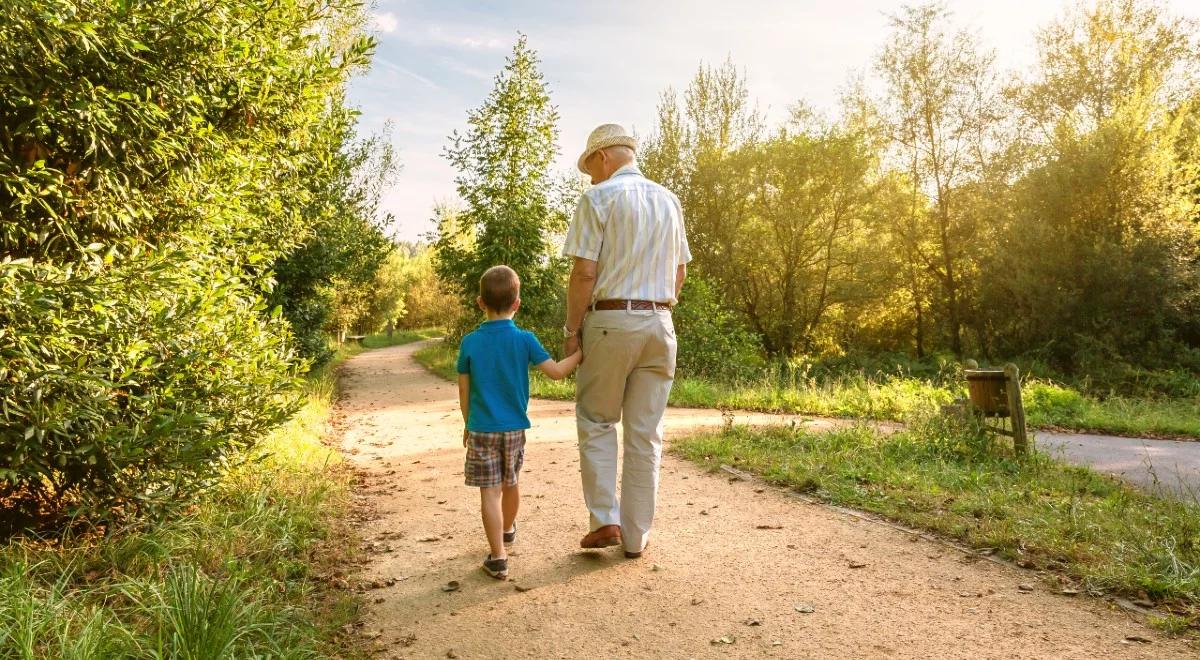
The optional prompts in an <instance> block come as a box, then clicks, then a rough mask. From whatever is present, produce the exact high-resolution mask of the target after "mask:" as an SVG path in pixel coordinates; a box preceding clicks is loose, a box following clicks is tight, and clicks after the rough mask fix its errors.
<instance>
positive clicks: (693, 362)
mask: <svg viewBox="0 0 1200 660" xmlns="http://www.w3.org/2000/svg"><path fill="white" fill-rule="evenodd" d="M674 321H675V334H676V338H677V341H678V345H679V351H678V354H679V358H678V362H677V365H676V366H677V376H678V377H680V378H688V377H691V378H714V379H721V380H736V379H739V378H746V377H748V376H750V375H751V374H755V373H757V372H758V370H759V368H760V367H761V365H762V361H763V360H762V357H761V356H760V355H759V351H758V340H757V338H756V337H755V336H754V335H753V334H751V333H750V332H749V331H747V330H746V329H745V328H744V327H742V324H741V320H740V319H739V318H738V317H737V316H735V315H734V313H733V312H731V311H730V310H729V309H728V308H727V307H726V306H725V303H724V300H723V299H722V297H721V296H720V295H719V294H718V293H717V290H716V288H715V287H714V286H713V285H712V284H710V283H709V282H708V281H707V280H705V279H703V278H701V277H689V278H688V279H687V280H685V281H684V283H683V291H682V292H681V293H680V296H679V305H678V306H677V307H676V311H675V318H674Z"/></svg>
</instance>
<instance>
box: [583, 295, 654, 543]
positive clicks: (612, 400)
mask: <svg viewBox="0 0 1200 660" xmlns="http://www.w3.org/2000/svg"><path fill="white" fill-rule="evenodd" d="M675 350H676V347H675V326H674V323H673V322H672V320H671V313H670V312H669V311H651V310H645V311H641V310H612V311H609V310H604V311H592V312H589V313H588V315H587V318H586V319H585V320H584V323H583V355H584V361H583V364H582V365H580V367H579V372H578V375H577V377H576V394H575V422H576V425H577V427H578V431H579V463H580V471H581V472H582V475H583V499H584V502H585V503H586V504H587V508H588V513H589V514H590V516H591V529H592V530H593V531H594V530H596V529H598V528H600V527H603V526H605V525H620V526H621V535H622V537H623V539H624V542H625V549H626V550H630V551H634V552H637V551H640V550H642V548H643V547H644V546H645V544H646V540H647V538H648V537H649V534H650V526H651V523H653V521H654V507H655V501H656V499H657V497H658V472H659V464H660V462H661V460H662V444H663V426H662V418H663V413H664V412H665V411H666V407H667V397H668V396H669V395H670V393H671V384H672V383H673V382H674V380H675ZM617 422H622V427H623V436H624V450H625V457H624V462H623V464H622V468H621V499H620V501H618V499H617V427H616V425H617Z"/></svg>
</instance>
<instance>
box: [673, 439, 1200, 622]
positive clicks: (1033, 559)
mask: <svg viewBox="0 0 1200 660" xmlns="http://www.w3.org/2000/svg"><path fill="white" fill-rule="evenodd" d="M992 442H994V441H993V440H990V439H987V438H985V437H982V436H980V435H979V434H977V433H975V432H973V431H972V430H970V429H965V428H963V427H962V426H957V425H955V424H953V423H952V422H950V421H947V420H943V419H936V418H931V419H930V420H926V421H920V422H916V423H914V424H912V425H910V426H909V428H908V429H906V430H905V431H902V432H898V433H893V434H890V435H889V434H884V433H880V432H879V431H877V430H876V429H874V428H872V427H869V426H865V425H863V426H858V427H851V428H845V429H840V430H835V431H830V432H824V433H811V432H807V431H805V430H802V429H798V428H792V427H768V428H761V427H760V428H745V427H731V428H726V429H723V430H721V431H718V432H713V433H706V434H700V435H695V436H692V437H689V438H686V439H682V440H677V441H675V442H674V443H673V445H672V451H674V452H675V453H677V454H679V455H681V456H683V457H685V458H688V459H691V460H693V461H696V462H698V463H700V464H702V465H705V466H708V467H710V468H714V469H715V468H717V467H718V466H719V465H721V464H728V465H733V466H736V467H739V468H742V469H745V470H749V471H751V472H754V473H756V474H759V475H761V476H762V477H764V478H765V479H767V480H768V481H770V482H773V483H775V484H778V485H782V486H786V487H789V488H792V489H795V490H797V491H801V492H805V493H810V494H812V495H814V496H816V497H818V498H820V499H823V500H826V501H829V502H834V503H837V504H842V505H846V506H850V507H854V508H857V509H861V510H865V511H871V512H874V513H877V514H880V515H883V516H885V517H887V518H890V519H892V520H896V521H899V522H901V523H904V524H906V525H910V526H914V527H919V528H922V529H928V530H933V531H934V532H937V533H939V534H943V535H945V536H949V537H951V538H954V539H957V540H959V541H961V542H964V543H966V544H969V545H971V546H974V547H977V548H985V547H986V548H994V549H995V550H996V553H997V554H999V555H1000V556H1002V557H1004V558H1007V559H1009V560H1012V561H1016V562H1018V563H1019V564H1021V565H1023V566H1027V567H1031V568H1032V567H1038V568H1048V569H1051V570H1053V571H1055V572H1058V573H1059V574H1062V575H1066V576H1068V577H1069V578H1071V579H1072V580H1074V581H1075V582H1076V583H1077V584H1078V585H1079V586H1080V588H1082V589H1083V590H1087V591H1092V592H1103V593H1117V594H1123V595H1128V596H1132V597H1140V598H1149V599H1151V600H1154V601H1156V602H1157V603H1159V604H1160V605H1161V606H1162V607H1163V608H1164V610H1165V611H1166V612H1167V616H1164V617H1162V618H1161V619H1159V620H1157V622H1158V626H1159V627H1160V628H1162V629H1164V630H1170V631H1173V632H1180V631H1183V630H1185V629H1187V628H1189V627H1191V628H1193V629H1200V506H1198V505H1197V503H1194V502H1193V503H1184V502H1177V501H1172V500H1165V499H1158V498H1155V497H1153V496H1150V495H1145V494H1142V493H1140V492H1138V491H1136V490H1135V489H1133V488H1130V487H1129V486H1127V485H1124V484H1122V483H1120V482H1119V481H1117V480H1115V479H1111V478H1108V477H1104V476H1101V475H1098V474H1096V473H1095V472H1092V471H1090V470H1087V469H1083V468H1077V467H1072V466H1069V465H1065V464H1063V463H1060V462H1057V461H1055V460H1052V459H1051V458H1049V457H1047V456H1045V455H1043V454H1035V455H1033V456H1031V457H1029V458H1027V459H1026V460H1023V461H1022V460H1016V459H1015V458H1013V457H1011V454H1010V452H1008V451H1006V450H1004V449H1003V448H1002V447H998V446H993V445H992V444H991V443H992Z"/></svg>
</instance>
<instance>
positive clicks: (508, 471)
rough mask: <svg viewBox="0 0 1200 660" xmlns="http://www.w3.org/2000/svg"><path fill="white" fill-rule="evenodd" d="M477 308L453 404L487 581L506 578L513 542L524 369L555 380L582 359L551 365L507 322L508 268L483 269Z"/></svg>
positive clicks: (512, 292) (511, 291)
mask: <svg viewBox="0 0 1200 660" xmlns="http://www.w3.org/2000/svg"><path fill="white" fill-rule="evenodd" d="M475 302H476V304H477V305H479V308H480V309H482V310H483V311H484V313H485V314H487V321H485V322H484V323H482V324H481V325H480V326H479V328H478V329H476V330H475V331H474V332H472V333H471V334H469V335H467V336H466V337H463V340H462V345H461V346H460V347H459V351H458V401H459V405H460V406H462V414H463V421H464V422H466V429H465V430H464V431H463V446H464V447H466V448H467V458H466V466H465V468H464V471H465V472H466V483H467V485H468V486H476V487H478V488H479V508H480V512H481V513H482V514H483V531H484V533H486V534H487V540H488V545H489V546H490V547H491V552H490V553H489V554H488V556H487V558H485V559H484V561H483V570H484V571H486V572H487V574H488V575H490V576H492V577H494V578H497V579H504V578H506V577H508V552H507V551H506V550H505V545H506V544H509V543H512V542H513V541H515V540H516V536H517V522H516V521H517V508H518V507H519V506H520V503H521V494H520V491H519V490H518V488H517V476H518V474H519V473H520V472H521V464H522V463H523V462H524V460H525V429H527V428H529V426H530V425H529V417H528V415H527V414H526V410H527V409H528V407H529V365H531V364H534V365H537V367H538V368H539V369H541V370H542V373H544V374H546V375H547V376H549V377H550V378H552V379H554V380H559V379H562V378H566V377H567V376H568V375H569V374H570V373H571V372H572V371H574V369H575V367H576V365H578V364H579V361H580V360H581V359H582V357H583V354H582V353H580V352H579V351H576V352H575V354H574V355H571V356H569V357H567V358H566V359H564V360H561V361H559V362H555V361H554V360H552V359H551V358H550V354H549V353H547V352H546V349H544V348H542V345H541V343H539V342H538V340H537V337H535V336H534V335H533V333H532V332H527V331H525V330H521V329H520V328H518V327H517V326H516V325H515V324H514V323H513V321H512V318H513V315H514V314H516V313H517V310H518V309H520V307H521V280H520V279H519V278H518V277H517V273H516V272H515V271H513V269H511V268H509V267H508V266H494V267H492V268H489V269H488V271H487V272H486V273H484V274H483V277H481V278H479V297H478V298H477V299H476V301H475Z"/></svg>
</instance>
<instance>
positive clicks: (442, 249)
mask: <svg viewBox="0 0 1200 660" xmlns="http://www.w3.org/2000/svg"><path fill="white" fill-rule="evenodd" d="M557 121H558V112H557V110H555V108H554V106H553V105H551V103H550V95H549V92H548V91H547V89H546V85H545V83H544V82H543V80H542V74H541V72H540V71H539V70H538V59H537V54H536V53H535V52H534V51H533V50H532V49H531V48H530V47H529V45H528V42H527V39H526V37H525V36H524V35H521V37H520V38H519V39H518V41H517V44H516V46H515V47H514V48H513V52H512V55H511V56H510V57H509V58H508V60H507V61H506V63H505V66H504V69H503V70H502V71H501V72H500V74H499V75H498V76H497V77H496V84H495V87H494V88H493V89H492V92H491V94H489V95H488V98H487V99H486V100H485V101H484V103H483V105H481V106H480V107H479V108H476V109H474V110H471V111H470V112H469V113H468V114H467V124H468V129H467V131H466V133H458V132H457V131H456V132H455V133H454V134H453V135H452V136H451V145H450V146H449V147H448V148H447V150H446V157H447V158H448V159H449V161H450V163H451V164H452V165H454V167H455V169H456V170H458V175H457V177H456V178H455V183H456V184H457V189H458V195H459V197H460V198H461V199H462V201H463V203H464V204H465V208H464V209H463V210H462V211H461V213H457V214H454V215H452V216H451V215H444V214H439V217H438V228H437V232H436V235H435V242H434V248H435V250H436V253H435V260H434V264H435V267H436V270H437V273H438V275H439V276H440V277H441V278H442V279H443V280H445V281H446V282H447V283H450V285H451V286H452V287H453V288H454V290H455V291H456V292H457V294H458V297H459V299H460V302H461V304H462V308H463V309H464V310H466V311H468V316H467V318H472V317H474V315H471V314H469V310H471V309H473V308H474V307H475V302H474V301H475V298H476V296H477V295H478V290H479V278H480V276H482V275H483V272H484V271H485V270H487V269H488V268H490V267H492V266H495V265H498V264H507V265H508V266H511V267H512V268H513V269H514V270H516V271H517V273H518V274H519V275H520V277H521V288H522V292H521V298H522V304H521V316H522V319H524V320H523V323H525V324H526V325H529V326H530V327H532V328H535V329H536V330H539V331H540V332H541V334H542V335H543V340H548V339H550V338H551V336H552V334H551V333H552V330H551V329H552V328H557V327H558V325H560V324H561V311H560V310H561V305H562V298H563V295H564V293H563V290H564V286H565V282H564V275H565V265H566V264H565V262H564V260H563V259H562V258H561V257H559V256H558V255H557V254H556V253H555V251H554V250H553V237H554V236H555V235H556V234H561V233H562V232H563V231H565V229H566V223H567V214H566V212H565V209H564V208H563V207H562V205H561V199H562V198H561V195H560V194H559V193H558V192H556V186H557V185H559V184H558V182H556V181H555V179H554V178H553V177H552V176H551V174H550V167H551V164H552V163H553V161H554V158H555V156H556V155H557V147H556V146H555V144H556V140H557V137H558V129H557Z"/></svg>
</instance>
